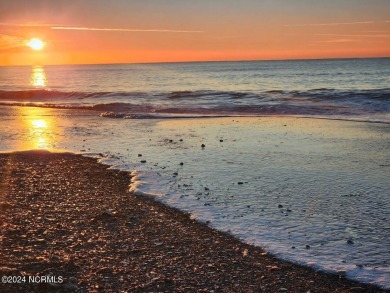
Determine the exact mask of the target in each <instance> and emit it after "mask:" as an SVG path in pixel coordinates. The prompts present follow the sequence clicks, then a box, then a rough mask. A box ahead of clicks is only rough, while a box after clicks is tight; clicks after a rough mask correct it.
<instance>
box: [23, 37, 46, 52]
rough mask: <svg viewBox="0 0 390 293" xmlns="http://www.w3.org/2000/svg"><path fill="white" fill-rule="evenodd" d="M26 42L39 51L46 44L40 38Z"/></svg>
mask: <svg viewBox="0 0 390 293" xmlns="http://www.w3.org/2000/svg"><path fill="white" fill-rule="evenodd" d="M26 44H27V46H29V47H30V48H32V49H34V50H37V51H39V50H42V48H43V47H44V46H45V43H44V42H42V41H41V40H40V39H31V40H30V41H28V42H27V43H26Z"/></svg>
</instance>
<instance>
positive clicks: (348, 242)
mask: <svg viewBox="0 0 390 293" xmlns="http://www.w3.org/2000/svg"><path fill="white" fill-rule="evenodd" d="M347 244H355V242H353V240H352V239H348V240H347Z"/></svg>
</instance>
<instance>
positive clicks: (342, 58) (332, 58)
mask: <svg viewBox="0 0 390 293" xmlns="http://www.w3.org/2000/svg"><path fill="white" fill-rule="evenodd" d="M388 58H390V55H389V56H379V57H378V56H376V57H329V58H287V59H237V60H194V61H156V62H113V63H63V64H25V65H0V67H22V66H67V65H69V66H72V65H126V64H170V63H172V64H175V63H227V62H266V61H316V60H318V61H321V60H352V59H388Z"/></svg>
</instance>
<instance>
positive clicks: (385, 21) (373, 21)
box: [284, 20, 390, 27]
mask: <svg viewBox="0 0 390 293" xmlns="http://www.w3.org/2000/svg"><path fill="white" fill-rule="evenodd" d="M375 23H390V20H382V21H375V20H369V21H354V22H330V23H306V24H285V25H284V26H289V27H300V26H339V25H357V24H375Z"/></svg>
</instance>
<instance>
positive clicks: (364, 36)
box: [287, 34, 390, 38]
mask: <svg viewBox="0 0 390 293" xmlns="http://www.w3.org/2000/svg"><path fill="white" fill-rule="evenodd" d="M287 35H288V36H325V37H350V38H351V37H356V38H361V37H363V38H390V34H368V35H366V34H356V35H354V34H287Z"/></svg>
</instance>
